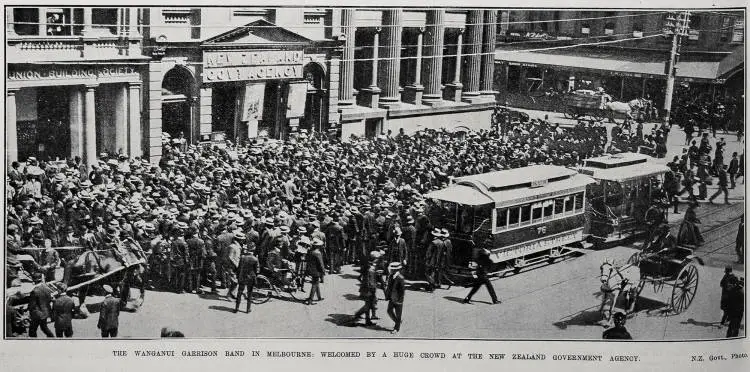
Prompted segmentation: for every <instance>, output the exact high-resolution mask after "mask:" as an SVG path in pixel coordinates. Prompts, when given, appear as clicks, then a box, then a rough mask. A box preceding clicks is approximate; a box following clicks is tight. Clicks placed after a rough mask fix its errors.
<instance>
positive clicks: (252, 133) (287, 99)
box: [199, 21, 327, 142]
mask: <svg viewBox="0 0 750 372" xmlns="http://www.w3.org/2000/svg"><path fill="white" fill-rule="evenodd" d="M250 26H262V27H258V28H256V29H254V32H252V34H251V35H250V34H248V33H247V32H246V31H245V30H246V28H240V29H238V30H233V31H230V32H227V33H225V34H222V35H218V36H216V37H213V38H211V39H208V40H206V41H204V42H203V43H202V44H201V47H202V53H203V54H202V72H201V74H200V75H201V79H200V82H199V84H200V89H199V90H200V92H201V97H200V100H201V106H202V108H203V107H206V103H207V102H210V110H211V114H210V116H209V115H204V113H201V123H200V128H201V129H200V131H201V133H200V134H201V137H202V138H206V137H207V136H208V135H210V134H212V133H214V134H216V133H221V134H222V136H223V137H225V138H227V139H230V140H233V141H238V142H241V141H244V140H247V139H249V138H254V137H259V136H260V137H269V138H279V139H281V138H286V136H287V135H288V134H289V133H290V132H292V131H296V130H298V129H300V128H305V129H310V130H314V129H317V128H321V126H322V120H323V116H322V113H324V112H327V108H325V107H323V105H324V104H325V100H324V99H323V98H324V97H323V95H324V93H325V91H324V89H323V82H324V81H325V80H324V75H325V73H324V72H323V71H322V68H320V67H319V65H318V64H317V63H314V62H311V61H312V59H313V58H312V57H311V55H309V54H307V53H306V50H307V49H308V48H311V46H312V41H311V40H309V39H306V38H304V37H302V36H300V35H298V34H295V33H293V32H291V31H288V30H286V29H284V28H281V27H278V26H275V25H272V24H270V23H267V22H265V21H257V22H254V23H253V24H251V25H248V26H247V27H250ZM209 120H210V122H209ZM214 137H215V135H214Z"/></svg>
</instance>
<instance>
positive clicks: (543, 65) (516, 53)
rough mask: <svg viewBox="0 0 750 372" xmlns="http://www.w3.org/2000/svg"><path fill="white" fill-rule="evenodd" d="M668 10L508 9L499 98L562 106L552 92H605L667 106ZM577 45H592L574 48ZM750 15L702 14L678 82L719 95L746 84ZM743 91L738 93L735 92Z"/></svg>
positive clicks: (683, 53) (501, 35)
mask: <svg viewBox="0 0 750 372" xmlns="http://www.w3.org/2000/svg"><path fill="white" fill-rule="evenodd" d="M668 16H669V14H668V12H667V11H664V10H653V11H639V12H612V11H552V10H550V11H547V10H545V11H535V10H507V11H506V10H503V11H501V12H500V17H499V22H498V44H497V50H496V58H495V64H496V74H495V76H496V82H495V87H496V89H497V90H498V91H499V92H500V94H499V96H498V100H499V101H501V102H503V103H505V102H507V103H508V104H509V105H512V106H517V107H529V108H540V105H541V106H544V107H543V108H546V109H554V108H555V106H556V103H555V102H554V100H550V99H549V95H545V93H549V92H550V91H555V92H565V91H568V90H571V89H599V88H602V89H604V90H605V91H606V92H607V93H609V94H610V95H612V96H613V97H614V98H615V99H617V100H622V101H628V100H631V99H634V98H638V97H648V98H651V99H652V100H654V102H655V105H656V107H658V108H662V107H663V104H664V103H663V100H664V90H665V86H666V68H667V67H666V66H667V63H668V60H669V54H670V49H671V46H672V37H671V36H670V35H668V34H666V33H664V30H665V28H667V26H668V23H669V19H668ZM576 44H586V46H582V47H575V48H570V47H569V46H574V45H576ZM740 55H744V13H743V12H742V11H734V10H724V11H694V12H691V13H690V29H689V31H688V35H687V36H683V37H682V38H681V42H680V49H679V58H678V62H677V73H676V76H677V81H678V83H679V84H682V85H686V86H687V85H692V86H696V85H697V86H700V87H701V89H702V90H704V91H706V92H710V93H711V94H713V95H722V94H733V93H732V92H734V91H735V90H736V89H734V88H733V87H736V86H742V85H744V84H743V74H742V71H743V70H744V59H743V58H737V57H738V56H740ZM735 93H736V92H735Z"/></svg>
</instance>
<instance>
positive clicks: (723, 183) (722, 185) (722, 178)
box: [708, 165, 730, 204]
mask: <svg viewBox="0 0 750 372" xmlns="http://www.w3.org/2000/svg"><path fill="white" fill-rule="evenodd" d="M727 181H728V180H727V171H726V165H725V166H722V167H721V169H720V170H719V189H718V190H716V192H715V193H714V194H713V195H711V197H710V198H708V202H709V203H712V204H713V202H714V199H715V198H716V197H717V196H719V195H720V194H721V193H724V204H730V203H729V190H728V189H727V186H728V182H727Z"/></svg>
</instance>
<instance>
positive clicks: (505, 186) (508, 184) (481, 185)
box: [425, 165, 594, 206]
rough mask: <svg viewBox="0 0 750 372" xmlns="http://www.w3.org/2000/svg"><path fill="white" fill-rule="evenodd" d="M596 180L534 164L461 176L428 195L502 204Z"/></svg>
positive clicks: (573, 188) (466, 203)
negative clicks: (452, 182)
mask: <svg viewBox="0 0 750 372" xmlns="http://www.w3.org/2000/svg"><path fill="white" fill-rule="evenodd" d="M593 182H594V180H593V179H591V178H590V177H588V176H586V175H583V174H579V173H577V172H576V171H574V170H572V169H568V168H564V167H559V166H552V165H535V166H529V167H523V168H516V169H511V170H504V171H497V172H490V173H484V174H479V175H473V176H466V177H459V178H456V179H455V183H454V184H452V185H450V186H448V187H446V188H444V189H441V190H437V191H433V192H431V193H428V194H427V195H425V196H426V197H427V198H430V199H438V200H444V201H449V202H454V203H458V204H464V205H484V204H495V205H496V206H503V205H512V204H513V203H521V202H529V201H534V200H538V199H543V198H546V197H548V196H550V195H552V194H559V193H563V192H565V191H571V192H572V191H573V190H575V189H579V188H582V187H585V186H586V185H588V184H590V183H593Z"/></svg>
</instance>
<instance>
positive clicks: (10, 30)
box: [5, 7, 18, 38]
mask: <svg viewBox="0 0 750 372" xmlns="http://www.w3.org/2000/svg"><path fill="white" fill-rule="evenodd" d="M14 22H16V18H15V15H14V14H13V8H10V7H8V8H5V37H6V38H11V37H15V36H18V35H16V25H15V23H14Z"/></svg>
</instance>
